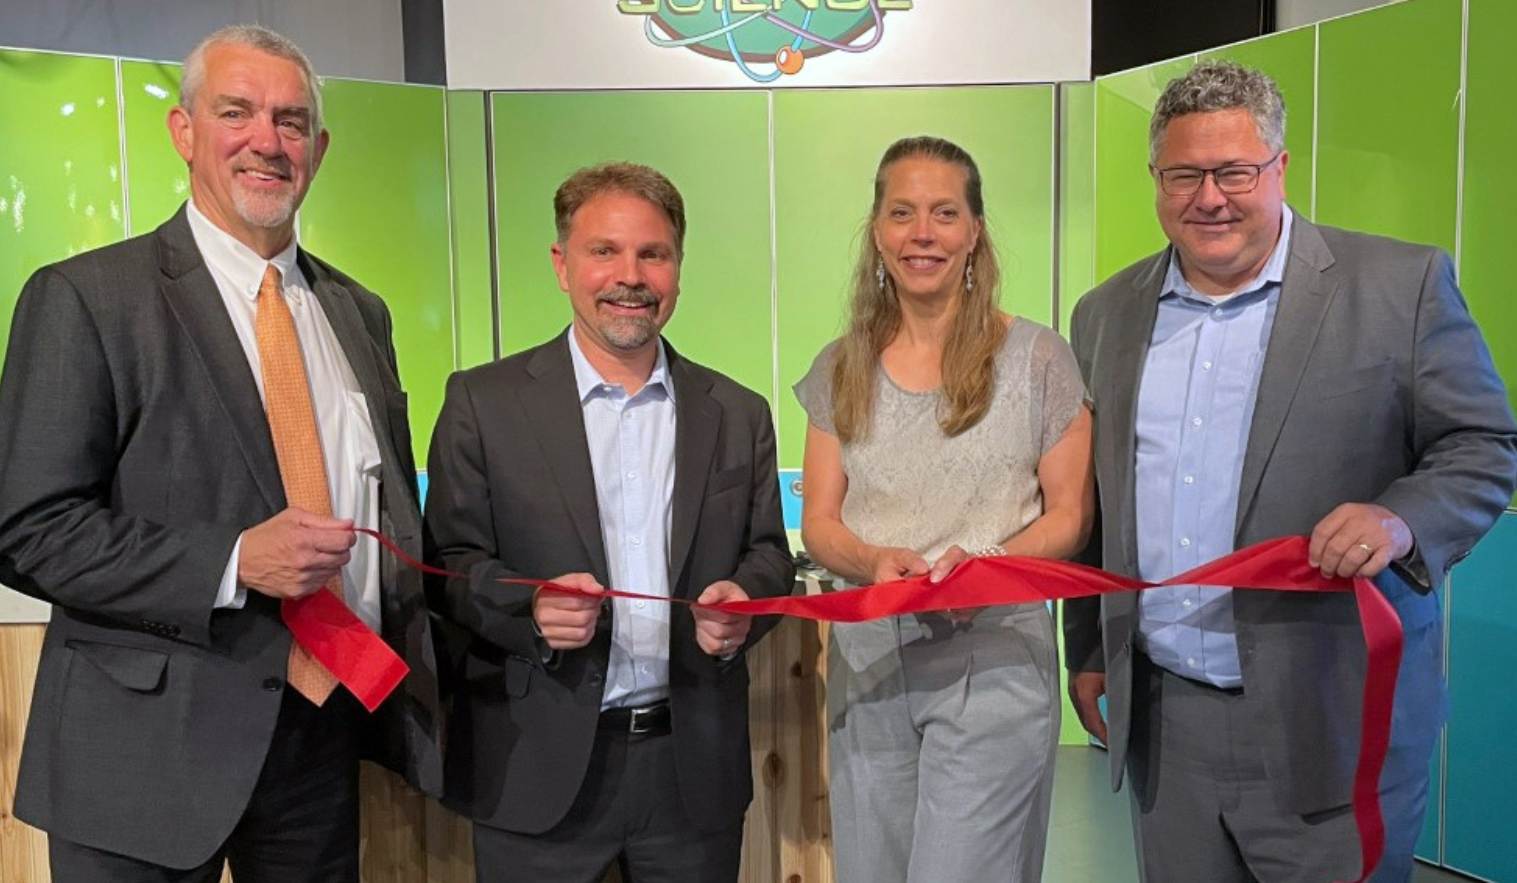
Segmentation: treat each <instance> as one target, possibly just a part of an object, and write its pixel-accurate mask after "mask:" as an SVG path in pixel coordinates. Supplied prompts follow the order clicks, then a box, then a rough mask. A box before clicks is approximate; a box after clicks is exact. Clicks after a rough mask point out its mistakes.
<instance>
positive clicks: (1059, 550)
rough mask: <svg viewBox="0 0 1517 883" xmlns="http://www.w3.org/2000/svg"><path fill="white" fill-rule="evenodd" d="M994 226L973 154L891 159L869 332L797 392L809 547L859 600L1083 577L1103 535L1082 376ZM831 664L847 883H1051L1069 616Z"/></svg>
mask: <svg viewBox="0 0 1517 883" xmlns="http://www.w3.org/2000/svg"><path fill="white" fill-rule="evenodd" d="M984 214H985V210H984V200H983V198H982V195H981V187H980V174H979V170H978V169H977V168H976V167H975V164H974V161H973V160H972V159H971V158H970V157H969V155H968V154H967V153H966V152H965V151H964V150H963V149H962V148H960V147H958V146H957V145H955V144H952V143H950V142H948V141H944V140H942V139H939V138H929V137H919V138H909V139H905V140H902V141H898V142H896V143H895V144H893V145H892V146H891V147H890V148H889V149H888V150H887V151H886V152H885V155H884V157H883V158H882V159H881V160H880V166H879V171H878V172H877V173H876V176H875V185H874V207H873V209H872V210H871V213H870V221H869V229H868V231H867V235H865V236H863V237H862V238H863V246H862V249H861V254H860V256H859V263H858V266H857V267H856V268H855V273H854V292H853V299H852V304H851V307H850V317H849V326H848V331H847V332H846V333H845V334H844V336H843V337H842V338H840V339H838V340H837V341H834V342H833V343H831V344H829V345H828V346H827V348H826V349H824V350H823V351H822V353H821V354H820V355H819V356H817V358H816V361H815V363H813V365H812V366H811V370H810V371H809V372H808V373H807V375H806V377H805V378H804V379H802V380H801V382H800V383H799V384H797V385H796V388H795V391H796V395H797V396H798V397H799V398H800V401H801V404H802V406H803V407H804V408H805V409H806V412H807V414H808V415H809V417H810V425H809V426H808V427H807V435H806V462H805V476H804V482H805V498H804V499H805V509H804V514H803V517H802V522H801V534H802V538H803V539H804V541H805V546H806V550H807V551H808V552H809V553H810V555H811V556H812V557H813V558H814V559H816V561H818V562H819V563H820V564H822V565H823V566H825V567H826V568H827V569H828V570H830V571H832V572H833V573H835V574H837V575H838V576H840V577H842V578H843V579H844V580H845V581H847V582H850V583H853V584H863V583H872V582H883V581H887V580H894V579H899V578H901V577H905V576H912V575H916V574H930V575H931V578H932V579H934V580H941V579H942V578H943V577H944V576H946V575H947V574H948V573H949V572H950V571H951V570H952V569H953V568H954V567H955V566H956V565H958V564H959V563H960V562H962V561H964V560H965V559H966V558H968V557H970V556H971V555H977V554H980V555H986V554H988V555H1034V556H1039V557H1047V558H1066V557H1068V556H1070V555H1072V554H1074V553H1075V552H1077V551H1079V549H1080V548H1081V547H1082V546H1083V545H1084V544H1085V541H1086V538H1087V536H1088V534H1089V532H1090V526H1091V521H1092V518H1093V513H1094V502H1095V501H1094V489H1093V480H1092V470H1091V455H1090V412H1089V409H1088V408H1087V407H1085V393H1084V388H1083V386H1082V385H1081V382H1080V375H1079V371H1078V369H1077V367H1076V365H1075V360H1074V357H1073V355H1072V354H1071V353H1070V350H1069V346H1068V345H1067V344H1066V343H1065V342H1064V340H1063V339H1062V338H1060V337H1059V336H1058V335H1057V334H1055V333H1054V332H1052V331H1050V330H1049V329H1047V328H1045V327H1043V326H1040V325H1037V324H1035V323H1033V322H1030V321H1028V320H1026V319H1021V318H1013V317H1012V316H1009V315H1007V314H1005V313H1002V312H1001V311H1000V309H999V308H998V306H997V304H998V301H999V295H1000V291H999V273H998V270H997V266H996V257H995V250H994V248H993V247H992V246H991V242H990V237H989V235H988V233H987V231H986V230H985V218H984ZM827 661H828V669H827V697H828V718H829V721H828V748H829V755H830V759H831V802H832V823H833V824H832V827H833V843H834V856H835V862H836V867H837V875H838V879H839V881H841V883H892V881H902V883H906V881H910V883H927V881H931V883H954V881H964V883H985V881H990V880H1012V881H1035V880H1038V879H1039V878H1040V876H1041V874H1042V869H1043V851H1044V844H1045V841H1046V834H1047V828H1048V806H1049V798H1050V796H1051V792H1052V787H1053V760H1054V748H1055V746H1056V744H1057V741H1058V731H1059V707H1060V694H1059V683H1058V679H1059V676H1058V668H1057V659H1056V653H1055V649H1054V637H1053V624H1052V621H1051V618H1050V615H1049V610H1048V608H1047V606H1046V605H1044V604H1040V603H1034V604H1025V605H1008V606H1002V607H991V608H985V609H980V610H945V611H941V612H938V613H927V614H918V615H915V616H904V617H895V618H890V619H885V620H878V621H875V622H867V623H859V624H854V625H844V624H839V625H837V626H834V628H833V631H832V640H831V646H830V650H829V655H828V660H827Z"/></svg>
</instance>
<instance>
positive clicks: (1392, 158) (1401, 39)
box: [1317, 0, 1462, 252]
mask: <svg viewBox="0 0 1517 883" xmlns="http://www.w3.org/2000/svg"><path fill="white" fill-rule="evenodd" d="M1461 16H1462V6H1461V3H1460V0H1416V2H1412V3H1394V4H1391V5H1389V6H1385V7H1382V8H1377V9H1375V10H1372V11H1370V12H1368V13H1363V14H1360V15H1351V16H1347V17H1344V18H1340V19H1333V20H1330V21H1327V22H1323V23H1322V24H1321V25H1320V26H1319V37H1318V39H1319V40H1320V44H1319V67H1318V82H1317V101H1318V108H1317V113H1318V119H1319V120H1320V122H1319V124H1318V131H1317V220H1318V221H1319V222H1320V223H1323V224H1332V225H1334V226H1339V227H1349V228H1352V229H1356V230H1364V231H1367V232H1371V233H1381V234H1384V235H1387V236H1395V237H1397V238H1399V239H1407V240H1411V241H1413V242H1423V243H1428V244H1431V245H1437V246H1441V247H1442V248H1445V249H1447V250H1449V251H1450V252H1452V251H1453V250H1454V213H1455V206H1456V193H1457V188H1456V181H1457V175H1458V165H1459V155H1458V147H1459V55H1460V27H1461Z"/></svg>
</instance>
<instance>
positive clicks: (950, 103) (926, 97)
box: [774, 86, 1055, 468]
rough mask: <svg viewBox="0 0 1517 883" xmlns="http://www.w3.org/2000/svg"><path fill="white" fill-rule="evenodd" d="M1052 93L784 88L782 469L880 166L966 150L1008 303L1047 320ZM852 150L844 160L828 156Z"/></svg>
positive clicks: (839, 312) (798, 440) (802, 427)
mask: <svg viewBox="0 0 1517 883" xmlns="http://www.w3.org/2000/svg"><path fill="white" fill-rule="evenodd" d="M1054 100H1055V95H1054V89H1053V87H1051V86H1011V87H987V88H959V89H878V90H875V89H871V90H852V91H806V92H801V91H795V92H788V91H787V92H780V93H778V94H776V95H775V97H774V168H775V172H774V178H775V188H774V189H775V209H774V210H775V217H776V218H778V219H779V220H778V224H777V225H776V232H775V253H776V255H777V258H778V260H777V276H776V286H777V290H778V323H777V327H778V352H779V384H780V396H779V444H780V464H781V465H782V466H785V467H788V468H799V467H800V465H801V457H802V453H803V448H804V442H805V435H806V418H805V414H804V412H802V410H801V408H800V406H799V405H798V404H796V401H795V396H794V395H793V394H792V393H791V392H790V387H791V386H792V385H793V384H794V383H795V382H796V381H797V380H800V379H801V377H802V376H803V375H804V374H805V373H806V370H807V368H809V367H810V366H811V360H812V359H813V358H814V357H815V356H816V354H817V352H818V351H819V350H821V348H822V346H823V345H825V344H826V343H827V341H829V340H831V339H832V338H834V337H836V336H837V334H838V333H839V332H840V331H841V321H842V316H843V314H844V312H845V309H846V303H847V296H848V290H847V289H848V274H849V271H850V269H851V268H852V266H853V262H854V259H855V257H856V256H857V254H858V246H859V238H858V237H859V234H860V232H861V231H862V230H863V228H864V224H865V215H866V214H867V213H868V211H869V205H870V202H871V200H872V199H873V181H874V170H875V165H876V163H878V162H879V158H880V155H881V154H882V153H884V151H885V148H886V147H888V146H889V145H890V143H891V142H893V141H895V140H896V139H898V138H901V137H905V136H910V135H921V134H931V135H939V136H942V137H944V138H948V139H950V140H952V141H954V142H956V143H958V144H960V145H961V146H963V147H964V148H965V149H966V150H968V151H969V152H970V154H971V155H973V156H974V158H975V162H976V163H977V164H978V165H979V166H980V174H981V177H982V178H983V180H984V189H985V203H986V206H985V211H986V215H987V218H988V220H989V229H990V231H991V233H992V234H993V235H994V237H995V242H996V248H997V253H998V254H999V256H1000V258H1001V265H1002V276H1003V279H1002V303H1003V304H1004V305H1005V307H1006V309H1007V310H1008V311H1010V312H1012V313H1016V314H1019V315H1024V316H1027V317H1029V318H1031V319H1033V320H1035V321H1038V322H1042V323H1044V324H1051V322H1052V315H1053V296H1052V292H1053V198H1054V186H1053V132H1054ZM839 145H847V154H846V156H842V157H839V156H834V155H832V154H831V153H829V152H827V151H831V150H835V149H836V147H837V146H839Z"/></svg>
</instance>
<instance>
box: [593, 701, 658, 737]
mask: <svg viewBox="0 0 1517 883" xmlns="http://www.w3.org/2000/svg"><path fill="white" fill-rule="evenodd" d="M670 719H671V717H670V714H669V703H668V701H664V702H655V703H653V704H651V705H639V706H637V707H636V708H608V709H606V710H605V711H602V712H601V713H600V729H601V730H602V731H610V732H615V733H625V734H627V735H629V736H667V735H668V734H669V732H670V730H669V723H670Z"/></svg>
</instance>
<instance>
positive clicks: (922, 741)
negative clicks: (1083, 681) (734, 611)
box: [827, 604, 1060, 883]
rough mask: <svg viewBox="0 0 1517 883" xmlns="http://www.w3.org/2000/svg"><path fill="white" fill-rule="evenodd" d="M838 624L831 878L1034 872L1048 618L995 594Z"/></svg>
mask: <svg viewBox="0 0 1517 883" xmlns="http://www.w3.org/2000/svg"><path fill="white" fill-rule="evenodd" d="M903 619H904V622H905V625H904V627H903V625H902V623H901V621H899V620H896V619H887V620H880V621H876V622H870V623H859V624H857V625H837V626H834V631H833V633H832V636H833V637H832V641H831V648H830V650H829V657H828V668H827V693H828V709H829V733H828V749H829V757H830V762H831V782H830V795H831V804H832V836H833V856H834V861H835V866H836V871H837V879H838V881H839V883H991V881H1008V883H1032V881H1037V880H1039V879H1041V877H1042V873H1043V853H1044V847H1045V845H1046V843H1047V839H1048V836H1047V835H1048V812H1049V802H1050V799H1051V797H1052V795H1053V763H1054V754H1055V750H1056V748H1057V745H1058V737H1059V709H1060V703H1059V696H1060V694H1059V675H1058V664H1057V662H1058V660H1057V652H1056V649H1055V645H1054V637H1053V623H1052V620H1051V618H1050V616H1049V613H1048V610H1047V608H1046V607H1045V606H1044V605H1042V604H1032V605H1018V606H1015V607H1010V606H1008V607H992V608H988V609H987V610H985V611H984V612H983V613H981V615H980V616H979V617H978V618H976V619H975V620H974V622H973V624H972V626H971V627H970V628H968V629H962V628H961V629H959V630H954V629H952V628H951V627H950V626H948V625H947V621H946V620H944V619H942V618H941V617H937V616H936V615H934V614H923V615H922V616H921V618H920V622H921V623H923V624H925V627H918V620H917V619H915V618H913V617H904V618H903Z"/></svg>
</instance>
